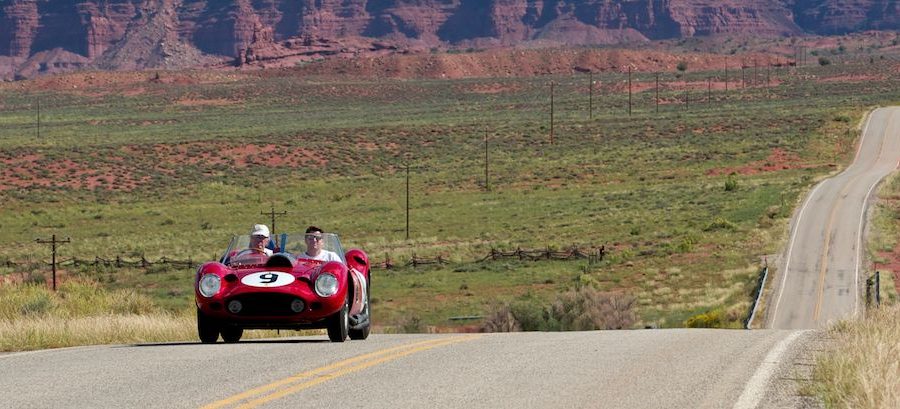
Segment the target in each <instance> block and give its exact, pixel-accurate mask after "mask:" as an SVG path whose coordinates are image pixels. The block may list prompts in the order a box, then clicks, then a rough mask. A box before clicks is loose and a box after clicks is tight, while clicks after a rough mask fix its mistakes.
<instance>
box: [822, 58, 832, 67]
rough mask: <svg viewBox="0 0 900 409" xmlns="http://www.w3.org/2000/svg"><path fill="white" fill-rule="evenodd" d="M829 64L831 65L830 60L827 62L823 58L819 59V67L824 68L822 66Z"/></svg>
mask: <svg viewBox="0 0 900 409" xmlns="http://www.w3.org/2000/svg"><path fill="white" fill-rule="evenodd" d="M830 64H831V60H829V59H827V58H825V57H819V65H821V66H823V67H824V66H826V65H830Z"/></svg>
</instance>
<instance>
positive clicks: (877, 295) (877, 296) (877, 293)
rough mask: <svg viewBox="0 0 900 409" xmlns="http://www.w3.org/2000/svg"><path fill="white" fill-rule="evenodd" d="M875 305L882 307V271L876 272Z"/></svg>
mask: <svg viewBox="0 0 900 409" xmlns="http://www.w3.org/2000/svg"><path fill="white" fill-rule="evenodd" d="M875 307H876V308H878V307H881V272H879V271H876V272H875Z"/></svg>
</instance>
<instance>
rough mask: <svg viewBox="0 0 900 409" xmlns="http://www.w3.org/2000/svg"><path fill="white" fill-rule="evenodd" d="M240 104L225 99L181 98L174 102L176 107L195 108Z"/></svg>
mask: <svg viewBox="0 0 900 409" xmlns="http://www.w3.org/2000/svg"><path fill="white" fill-rule="evenodd" d="M237 103H240V101H234V100H230V99H225V98H216V99H193V98H182V99H179V100H178V101H175V104H176V105H181V106H188V107H196V106H225V105H234V104H237Z"/></svg>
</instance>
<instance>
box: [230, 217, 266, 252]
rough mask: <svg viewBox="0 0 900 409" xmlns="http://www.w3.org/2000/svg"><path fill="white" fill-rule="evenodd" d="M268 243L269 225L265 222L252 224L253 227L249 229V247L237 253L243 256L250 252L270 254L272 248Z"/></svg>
mask: <svg viewBox="0 0 900 409" xmlns="http://www.w3.org/2000/svg"><path fill="white" fill-rule="evenodd" d="M268 245H269V227H268V226H266V225H265V224H254V225H253V228H252V229H250V247H249V248H248V249H246V250H243V251H241V252H240V253H238V254H237V255H239V256H243V255H247V254H252V253H259V254H265V255H266V256H271V255H272V250H270V249H269V248H268Z"/></svg>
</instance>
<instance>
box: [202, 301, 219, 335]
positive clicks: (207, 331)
mask: <svg viewBox="0 0 900 409" xmlns="http://www.w3.org/2000/svg"><path fill="white" fill-rule="evenodd" d="M197 334H198V335H199V336H200V342H202V343H204V344H214V343H216V340H217V339H219V326H218V324H217V323H216V322H215V320H213V319H211V318H209V317H207V316H206V315H205V314H203V311H200V309H199V308H198V309H197Z"/></svg>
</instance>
